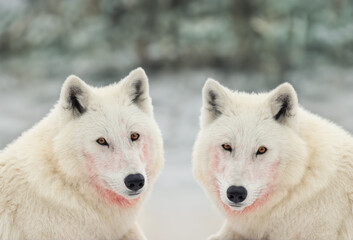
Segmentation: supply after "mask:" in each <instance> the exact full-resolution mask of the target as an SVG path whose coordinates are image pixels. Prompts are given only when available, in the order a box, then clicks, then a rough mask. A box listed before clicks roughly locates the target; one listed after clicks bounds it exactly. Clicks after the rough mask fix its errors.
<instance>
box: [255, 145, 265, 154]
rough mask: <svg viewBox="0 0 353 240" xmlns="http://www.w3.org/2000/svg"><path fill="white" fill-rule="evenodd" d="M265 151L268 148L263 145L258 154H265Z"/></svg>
mask: <svg viewBox="0 0 353 240" xmlns="http://www.w3.org/2000/svg"><path fill="white" fill-rule="evenodd" d="M265 152H267V148H266V147H264V146H261V147H259V149H258V150H257V153H256V155H258V154H264V153H265Z"/></svg>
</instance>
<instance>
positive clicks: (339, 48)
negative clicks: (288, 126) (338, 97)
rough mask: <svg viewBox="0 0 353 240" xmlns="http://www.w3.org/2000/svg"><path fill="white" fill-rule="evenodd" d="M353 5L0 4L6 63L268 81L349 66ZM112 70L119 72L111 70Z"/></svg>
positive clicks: (222, 0)
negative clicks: (66, 59) (63, 60)
mask: <svg viewBox="0 0 353 240" xmlns="http://www.w3.org/2000/svg"><path fill="white" fill-rule="evenodd" d="M352 20H353V1H351V0H321V1H307V0H285V1H278V0H236V1H234V0H219V1H214V0H203V1H195V0H191V1H187V0H121V1H116V0H64V1H56V0H12V1H8V0H0V56H2V58H5V57H14V56H19V57H21V56H23V55H28V54H33V53H40V52H42V51H43V52H44V51H45V52H52V53H59V54H62V55H70V56H72V57H78V56H80V57H89V56H92V57H97V59H104V57H105V58H107V59H109V60H107V61H111V60H112V59H116V61H117V63H116V64H117V65H118V68H119V66H123V67H126V68H128V67H130V66H133V65H143V66H147V67H149V68H151V69H161V68H173V69H179V68H185V67H216V68H221V69H231V70H239V71H245V72H258V73H263V74H265V75H266V76H267V78H268V79H271V80H273V81H275V82H279V81H282V80H285V77H286V73H287V72H288V71H291V70H295V69H301V68H310V67H313V66H316V65H320V64H328V65H330V64H338V65H343V66H347V67H348V66H351V65H352V63H353V21H352ZM112 68H114V67H113V66H112Z"/></svg>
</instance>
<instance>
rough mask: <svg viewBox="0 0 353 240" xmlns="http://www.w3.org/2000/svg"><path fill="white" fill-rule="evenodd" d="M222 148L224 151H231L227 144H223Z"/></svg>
mask: <svg viewBox="0 0 353 240" xmlns="http://www.w3.org/2000/svg"><path fill="white" fill-rule="evenodd" d="M222 147H223V149H224V150H226V151H229V152H231V151H232V147H231V146H230V145H229V144H227V143H225V144H223V145H222Z"/></svg>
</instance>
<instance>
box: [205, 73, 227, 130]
mask: <svg viewBox="0 0 353 240" xmlns="http://www.w3.org/2000/svg"><path fill="white" fill-rule="evenodd" d="M227 91H228V89H227V88H225V87H223V86H222V85H221V84H219V83H218V82H217V81H215V80H213V79H210V78H209V79H208V80H207V81H206V83H205V85H204V87H203V89H202V98H203V105H202V109H201V127H205V126H207V125H208V124H210V123H212V122H213V121H214V120H216V119H217V118H218V117H219V116H221V115H222V114H224V111H225V106H226V103H227V101H229V96H228V93H227Z"/></svg>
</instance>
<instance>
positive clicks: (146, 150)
mask: <svg viewBox="0 0 353 240" xmlns="http://www.w3.org/2000/svg"><path fill="white" fill-rule="evenodd" d="M149 146H150V139H149V138H147V137H144V139H143V140H142V154H141V155H140V158H141V161H142V162H143V163H145V164H148V162H149V161H150V147H149ZM147 167H148V166H147Z"/></svg>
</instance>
